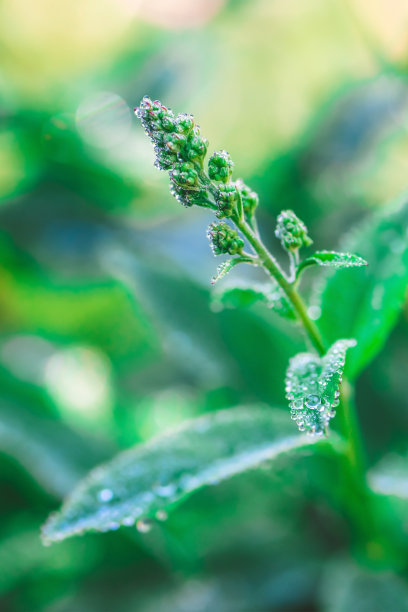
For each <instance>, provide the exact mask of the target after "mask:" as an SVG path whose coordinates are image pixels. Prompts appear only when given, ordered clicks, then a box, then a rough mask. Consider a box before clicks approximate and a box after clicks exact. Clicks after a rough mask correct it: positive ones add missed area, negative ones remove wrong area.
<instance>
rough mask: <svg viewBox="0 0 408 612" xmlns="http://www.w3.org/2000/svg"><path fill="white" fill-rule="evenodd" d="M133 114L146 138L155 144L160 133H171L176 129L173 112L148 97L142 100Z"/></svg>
mask: <svg viewBox="0 0 408 612" xmlns="http://www.w3.org/2000/svg"><path fill="white" fill-rule="evenodd" d="M135 112H136V115H137V116H138V117H139V119H140V120H141V121H142V125H143V127H144V129H145V130H146V133H147V134H148V136H150V138H151V139H152V140H153V141H154V142H156V143H157V142H158V141H159V140H160V134H161V132H163V131H165V132H172V131H174V130H175V128H176V121H175V117H174V114H173V112H172V111H171V110H170V109H169V108H167V107H166V106H163V104H161V102H159V101H158V100H154V101H152V100H151V99H150V98H149V97H148V96H145V97H144V98H143V100H142V101H141V103H140V106H139V107H138V108H136V109H135Z"/></svg>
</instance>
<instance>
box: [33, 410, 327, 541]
mask: <svg viewBox="0 0 408 612" xmlns="http://www.w3.org/2000/svg"><path fill="white" fill-rule="evenodd" d="M316 441H317V438H316V439H311V438H309V437H306V436H299V435H298V434H296V432H295V433H294V432H293V429H292V427H291V423H290V421H289V420H288V418H287V414H286V411H283V410H274V409H271V408H255V407H252V408H234V409H229V410H221V411H219V412H215V413H212V414H209V415H205V416H203V417H200V418H198V419H194V420H192V421H188V422H187V423H185V424H184V425H183V426H182V427H181V428H179V429H177V430H175V431H173V432H171V433H168V434H164V435H161V436H159V437H158V438H156V439H154V440H152V441H150V442H148V443H147V444H142V445H139V446H135V447H134V448H132V449H130V450H128V451H125V452H123V453H121V454H119V455H118V456H117V457H115V458H114V459H113V460H112V461H111V462H110V463H107V464H106V465H103V466H101V467H98V468H96V469H95V470H93V471H92V472H91V473H90V474H89V475H88V476H87V477H86V478H85V479H84V480H83V481H82V482H80V484H79V485H78V486H77V488H76V489H75V490H74V492H73V493H72V495H71V496H70V497H69V498H68V499H67V500H66V502H65V504H64V505H63V506H62V508H61V510H60V511H59V512H57V513H56V514H53V515H51V516H50V518H49V519H48V521H47V522H46V524H45V525H44V527H43V539H44V542H45V543H50V542H53V541H58V540H63V539H65V538H68V537H70V536H73V535H77V534H81V533H83V532H85V531H89V530H94V531H109V530H114V529H117V528H118V527H119V526H120V525H128V526H130V525H133V524H135V523H137V527H138V528H139V530H140V531H141V532H147V531H148V530H149V528H150V527H151V525H152V521H153V520H163V518H164V517H165V512H167V511H168V510H169V508H171V507H172V506H174V505H175V504H177V503H179V502H180V501H181V500H183V499H184V498H186V497H187V496H189V495H191V494H192V493H193V492H194V491H196V490H197V489H200V488H202V487H204V486H207V485H210V484H216V483H218V482H220V481H221V480H225V479H227V478H230V477H232V476H234V475H235V474H239V473H241V472H243V471H245V470H248V469H251V468H254V467H256V466H258V465H259V464H260V463H261V462H264V461H269V460H273V459H274V458H275V457H277V456H279V455H282V454H284V453H289V452H291V451H293V450H294V449H298V448H302V447H304V446H307V445H308V444H310V443H313V442H316ZM324 443H325V442H324V441H320V442H319V444H324Z"/></svg>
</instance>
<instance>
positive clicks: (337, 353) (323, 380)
mask: <svg viewBox="0 0 408 612" xmlns="http://www.w3.org/2000/svg"><path fill="white" fill-rule="evenodd" d="M355 344H356V342H355V340H338V341H337V342H335V343H334V344H333V346H331V347H330V349H329V350H328V351H327V353H326V355H324V356H323V357H319V356H318V355H316V354H313V353H299V354H298V355H296V356H295V357H293V358H292V359H291V360H290V362H289V367H288V371H287V374H286V397H287V399H288V400H289V406H290V409H291V418H292V419H293V420H294V421H296V424H297V426H298V428H299V430H300V431H307V432H308V433H311V434H315V435H323V433H324V432H325V431H326V429H327V426H328V424H329V421H330V419H331V418H332V417H333V416H334V414H335V411H334V408H336V406H337V405H338V403H339V400H338V397H339V386H340V383H341V380H342V375H343V369H344V364H345V358H346V351H347V349H348V348H350V347H353V346H355Z"/></svg>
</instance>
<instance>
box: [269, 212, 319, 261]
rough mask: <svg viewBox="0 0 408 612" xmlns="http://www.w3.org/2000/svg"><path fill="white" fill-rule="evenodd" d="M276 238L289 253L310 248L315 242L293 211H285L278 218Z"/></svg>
mask: <svg viewBox="0 0 408 612" xmlns="http://www.w3.org/2000/svg"><path fill="white" fill-rule="evenodd" d="M275 236H276V237H277V238H279V240H280V241H281V243H282V246H283V248H284V249H286V250H287V251H296V250H297V249H300V248H301V247H303V246H309V245H311V244H312V243H313V240H311V239H310V238H309V236H308V235H307V227H306V225H305V224H304V223H303V221H301V220H300V219H299V217H297V216H296V215H295V213H294V212H293V210H283V211H282V212H281V213H280V215H279V216H278V220H277V225H276V230H275Z"/></svg>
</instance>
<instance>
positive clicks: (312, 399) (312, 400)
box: [305, 395, 320, 410]
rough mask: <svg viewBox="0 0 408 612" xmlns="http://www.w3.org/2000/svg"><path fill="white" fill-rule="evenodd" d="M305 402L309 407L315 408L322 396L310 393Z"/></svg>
mask: <svg viewBox="0 0 408 612" xmlns="http://www.w3.org/2000/svg"><path fill="white" fill-rule="evenodd" d="M305 404H306V407H307V408H310V409H311V410H315V409H316V408H317V407H318V406H319V404H320V397H319V396H318V395H308V396H307V398H306V399H305Z"/></svg>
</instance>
